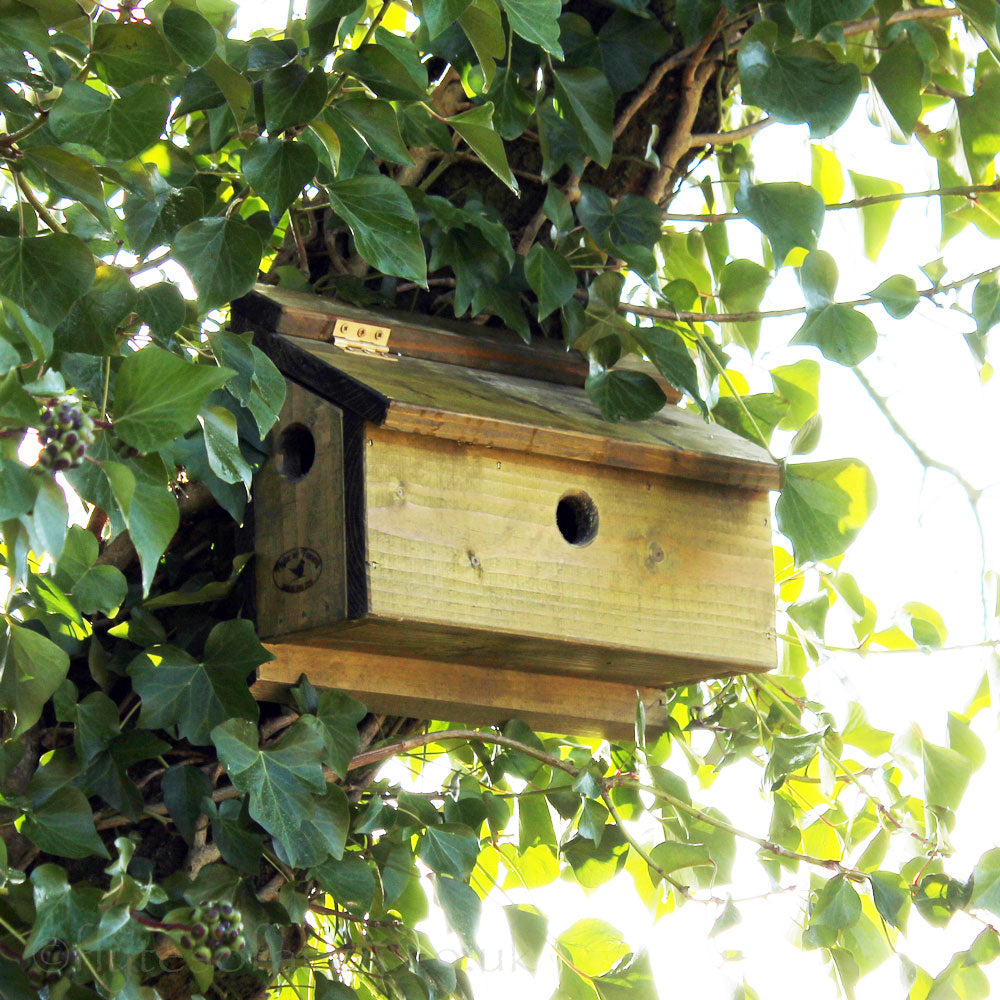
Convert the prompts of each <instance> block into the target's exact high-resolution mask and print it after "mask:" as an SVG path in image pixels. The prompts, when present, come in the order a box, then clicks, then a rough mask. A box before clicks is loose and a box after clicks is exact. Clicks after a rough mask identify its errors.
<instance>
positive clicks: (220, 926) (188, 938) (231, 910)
mask: <svg viewBox="0 0 1000 1000" xmlns="http://www.w3.org/2000/svg"><path fill="white" fill-rule="evenodd" d="M178 943H179V944H180V946H181V947H182V948H185V949H186V950H188V951H190V952H191V953H192V955H193V956H194V957H195V958H196V959H197V960H198V961H199V962H204V963H205V964H206V965H221V964H224V963H225V962H227V961H228V960H229V959H230V958H232V956H233V955H234V954H239V953H240V952H241V951H243V949H244V948H245V947H246V938H245V937H244V936H243V916H242V914H241V913H240V911H239V910H238V909H237V908H236V907H235V906H233V904H232V903H226V902H221V901H220V902H207V903H204V904H202V905H201V906H196V907H194V909H192V910H191V922H190V925H189V926H188V928H187V929H186V930H185V931H183V932H182V933H181V935H180V937H179V938H178Z"/></svg>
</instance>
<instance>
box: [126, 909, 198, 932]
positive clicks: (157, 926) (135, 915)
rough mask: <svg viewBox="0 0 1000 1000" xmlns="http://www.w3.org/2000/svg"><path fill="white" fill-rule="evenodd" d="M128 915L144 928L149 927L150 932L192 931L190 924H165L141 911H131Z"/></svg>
mask: <svg viewBox="0 0 1000 1000" xmlns="http://www.w3.org/2000/svg"><path fill="white" fill-rule="evenodd" d="M128 915H129V916H130V917H131V918H132V919H133V920H134V921H135V922H136V923H137V924H142V926H143V927H148V928H149V929H150V930H154V931H186V930H190V925H188V924H177V923H164V922H163V921H162V920H154V919H153V918H152V917H147V916H146V914H145V913H143V912H142V911H141V910H134V909H132V910H129V911H128Z"/></svg>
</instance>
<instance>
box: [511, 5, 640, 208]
mask: <svg viewBox="0 0 1000 1000" xmlns="http://www.w3.org/2000/svg"><path fill="white" fill-rule="evenodd" d="M504 6H505V7H506V6H507V4H505V5H504ZM508 13H509V11H508ZM515 30H516V29H515ZM552 79H553V82H554V84H555V93H556V98H557V99H558V101H559V107H560V110H561V111H562V113H563V114H564V115H565V116H566V119H567V120H568V121H569V122H570V123H571V124H572V125H573V127H574V128H575V129H576V130H577V136H578V138H579V140H580V143H581V145H582V146H583V148H584V151H585V152H586V153H587V155H588V156H590V157H591V159H593V160H594V161H595V162H596V163H598V164H600V166H602V167H606V166H607V165H608V164H609V163H610V162H611V150H612V145H613V143H612V135H611V130H612V127H613V125H614V121H613V119H614V111H615V95H614V94H613V93H612V90H611V86H610V84H609V83H608V80H607V77H605V75H604V74H603V73H602V72H601V71H600V70H598V69H594V68H593V67H591V66H581V67H579V68H577V69H561V70H555V69H554V70H553V71H552ZM654 207H655V206H654Z"/></svg>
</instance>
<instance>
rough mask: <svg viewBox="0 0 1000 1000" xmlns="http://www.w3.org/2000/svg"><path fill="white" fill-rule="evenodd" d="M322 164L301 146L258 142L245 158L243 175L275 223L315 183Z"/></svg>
mask: <svg viewBox="0 0 1000 1000" xmlns="http://www.w3.org/2000/svg"><path fill="white" fill-rule="evenodd" d="M318 167H319V161H318V160H317V158H316V154H315V153H314V152H313V151H312V149H310V147H309V146H307V145H306V144H305V143H302V142H292V141H290V140H286V139H258V140H257V141H256V142H255V143H254V144H253V145H252V146H251V147H250V148H249V149H248V150H247V151H246V152H245V153H244V154H243V175H244V176H245V177H246V179H247V180H248V181H249V182H250V183H251V184H252V185H253V187H254V189H255V190H256V191H257V193H258V194H259V195H260V196H261V197H262V198H263V199H264V201H266V202H267V207H268V208H269V209H270V210H271V220H272V222H276V221H277V220H278V219H280V218H281V216H282V215H283V214H284V213H285V210H286V209H287V208H289V206H291V204H292V202H294V201H295V199H296V198H298V196H299V195H300V194H301V193H302V189H303V188H304V187H305V186H306V185H307V184H308V183H309V182H310V181H311V180H312V179H313V176H314V175H315V173H316V170H317V168H318Z"/></svg>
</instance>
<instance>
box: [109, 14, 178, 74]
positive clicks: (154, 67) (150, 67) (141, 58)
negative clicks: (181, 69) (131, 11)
mask: <svg viewBox="0 0 1000 1000" xmlns="http://www.w3.org/2000/svg"><path fill="white" fill-rule="evenodd" d="M92 52H93V59H94V62H95V63H96V65H97V73H98V76H99V77H100V78H101V79H102V80H104V81H105V82H106V83H110V84H111V85H112V86H113V87H115V88H116V89H123V88H125V87H128V86H131V85H132V84H134V83H139V82H140V81H141V80H148V79H149V78H150V77H152V76H160V75H162V74H164V73H169V72H171V70H173V69H174V68H175V60H174V58H173V57H172V56H171V54H170V52H169V50H168V49H167V47H166V45H164V43H163V39H162V38H161V37H160V34H159V32H157V30H156V29H155V28H154V27H153V25H152V24H150V23H149V22H148V21H120V22H117V23H115V22H110V23H108V22H105V23H103V24H98V25H97V27H96V28H95V29H94V41H93V45H92Z"/></svg>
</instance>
